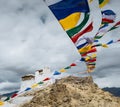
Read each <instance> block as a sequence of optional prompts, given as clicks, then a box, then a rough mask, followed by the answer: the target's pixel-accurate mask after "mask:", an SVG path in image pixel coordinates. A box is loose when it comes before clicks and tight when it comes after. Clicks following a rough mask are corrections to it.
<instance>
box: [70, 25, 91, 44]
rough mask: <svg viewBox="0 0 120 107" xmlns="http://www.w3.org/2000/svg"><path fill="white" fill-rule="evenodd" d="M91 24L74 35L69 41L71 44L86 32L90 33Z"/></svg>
mask: <svg viewBox="0 0 120 107" xmlns="http://www.w3.org/2000/svg"><path fill="white" fill-rule="evenodd" d="M92 24H93V23H90V24H89V25H88V26H87V27H86V28H85V29H84V30H83V31H81V32H79V33H78V34H76V35H75V36H73V37H72V38H71V40H72V41H73V43H75V42H76V41H77V40H78V38H79V37H80V36H82V35H83V34H84V33H87V32H90V31H92V30H93V26H92Z"/></svg>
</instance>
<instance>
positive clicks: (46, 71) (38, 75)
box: [20, 67, 54, 91]
mask: <svg viewBox="0 0 120 107" xmlns="http://www.w3.org/2000/svg"><path fill="white" fill-rule="evenodd" d="M51 77H52V73H51V70H50V68H49V67H44V68H43V69H40V70H36V72H35V75H34V74H28V75H25V76H23V77H22V81H21V87H20V91H23V90H25V89H26V88H28V87H31V86H32V85H33V84H35V83H39V82H40V81H43V80H44V79H45V78H51ZM53 82H54V80H53V79H52V78H51V79H50V80H48V81H44V84H43V85H44V86H45V85H46V86H47V85H49V84H52V83H53Z"/></svg>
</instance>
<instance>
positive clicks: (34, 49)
mask: <svg viewBox="0 0 120 107" xmlns="http://www.w3.org/2000/svg"><path fill="white" fill-rule="evenodd" d="M116 1H118V0H116ZM114 7H115V9H116V12H118V10H119V4H117V3H114ZM119 16H120V15H119ZM119 30H120V29H117V30H115V31H113V32H112V33H108V34H107V36H106V37H104V38H102V40H101V41H103V42H105V41H106V40H110V39H111V38H112V39H117V38H119V37H120V36H119V35H120V31H119ZM119 50H120V44H116V45H114V46H110V47H109V48H108V49H103V48H100V49H98V54H97V55H98V58H97V66H96V69H95V72H94V73H93V76H94V81H95V82H96V83H97V84H98V85H99V86H100V87H120V78H119V75H120V54H119V52H120V51H119ZM77 59H80V55H79V53H78V52H77V49H76V48H75V46H74V45H73V43H72V42H71V40H70V39H69V37H68V36H67V35H66V33H65V32H64V31H63V29H62V28H61V26H60V25H59V23H58V22H57V21H56V19H55V17H54V16H53V14H52V13H51V12H50V10H49V9H48V7H47V6H46V5H45V3H43V1H42V0H0V93H6V92H10V91H13V90H16V89H19V86H20V78H21V76H23V75H25V74H28V73H34V72H35V70H37V69H41V68H43V67H44V66H49V67H50V68H51V69H52V71H54V70H59V69H60V68H63V67H66V66H68V65H69V64H70V63H72V62H74V61H75V60H77ZM72 70H74V72H82V71H84V70H85V64H84V63H82V64H79V66H78V67H77V68H75V69H72ZM68 72H69V71H68ZM72 72H73V71H72Z"/></svg>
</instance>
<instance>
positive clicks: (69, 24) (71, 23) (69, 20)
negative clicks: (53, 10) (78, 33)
mask: <svg viewBox="0 0 120 107" xmlns="http://www.w3.org/2000/svg"><path fill="white" fill-rule="evenodd" d="M80 15H81V13H79V12H76V13H73V14H71V15H69V16H67V17H66V18H64V19H61V20H60V21H59V22H60V24H61V25H62V27H63V28H64V30H68V29H71V28H73V27H75V26H76V25H77V23H78V21H79V19H80Z"/></svg>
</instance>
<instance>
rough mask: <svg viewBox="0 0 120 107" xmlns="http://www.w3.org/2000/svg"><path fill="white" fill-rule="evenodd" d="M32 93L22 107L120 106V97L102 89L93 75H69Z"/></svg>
mask: <svg viewBox="0 0 120 107" xmlns="http://www.w3.org/2000/svg"><path fill="white" fill-rule="evenodd" d="M32 94H33V95H34V97H33V98H32V100H31V101H30V102H28V103H26V104H23V105H22V106H21V107H120V98H117V97H114V96H113V95H111V94H110V93H108V92H105V91H103V90H101V89H100V88H99V87H98V86H97V85H96V84H95V83H94V82H93V79H92V77H81V78H80V77H72V76H69V77H67V78H63V79H60V80H57V81H56V83H55V84H53V85H51V86H49V87H47V88H46V89H43V90H38V91H36V92H35V93H32ZM25 96H26V95H25Z"/></svg>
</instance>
